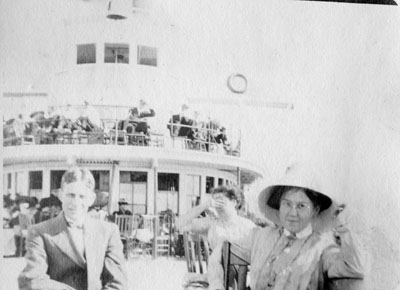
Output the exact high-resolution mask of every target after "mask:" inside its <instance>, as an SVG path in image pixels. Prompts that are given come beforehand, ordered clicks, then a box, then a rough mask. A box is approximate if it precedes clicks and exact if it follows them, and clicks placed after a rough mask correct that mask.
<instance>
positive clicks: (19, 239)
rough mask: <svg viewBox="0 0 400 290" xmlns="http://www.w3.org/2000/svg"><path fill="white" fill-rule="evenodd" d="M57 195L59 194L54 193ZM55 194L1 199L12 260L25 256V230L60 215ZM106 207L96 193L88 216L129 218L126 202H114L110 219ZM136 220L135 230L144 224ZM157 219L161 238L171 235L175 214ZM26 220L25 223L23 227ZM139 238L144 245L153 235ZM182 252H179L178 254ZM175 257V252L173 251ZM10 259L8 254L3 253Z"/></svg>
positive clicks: (106, 201)
mask: <svg viewBox="0 0 400 290" xmlns="http://www.w3.org/2000/svg"><path fill="white" fill-rule="evenodd" d="M58 191H59V190H58ZM57 194H58V192H57V191H56V192H54V194H50V197H45V198H42V199H41V200H38V199H37V198H36V197H34V196H32V197H30V196H23V195H19V194H17V195H16V197H15V198H12V197H11V195H4V196H3V229H11V230H13V233H14V244H15V247H13V248H15V253H12V256H14V255H15V256H21V255H22V256H23V255H25V244H24V239H23V237H26V232H27V229H28V227H29V226H30V225H32V224H37V223H41V222H44V221H46V220H49V219H53V218H55V217H57V216H58V215H59V214H60V213H61V212H62V203H61V201H60V199H59V198H58V197H57V196H56V195H57ZM108 204H109V194H108V193H107V192H100V191H99V192H96V199H95V201H94V203H93V205H92V206H90V207H89V209H88V214H89V216H90V217H91V218H95V219H99V220H103V221H108V222H115V219H116V216H119V215H133V213H132V211H131V210H130V209H129V205H128V202H127V201H126V200H125V199H121V200H119V202H118V211H114V212H113V213H112V214H111V215H110V214H109V213H108V210H107V207H108ZM135 215H136V216H137V224H136V226H135V227H136V228H143V226H144V224H143V222H144V220H143V216H142V215H141V214H135ZM166 216H168V217H169V218H168V221H167V223H168V224H167V223H165V221H166V220H165V217H166ZM159 217H160V223H159V225H160V232H161V233H162V234H163V235H168V234H169V233H170V232H171V233H172V231H173V230H172V228H171V227H173V224H171V223H170V221H171V220H172V221H173V220H175V214H174V213H173V212H172V211H171V210H166V211H162V212H160V213H159ZM28 220H29V223H26V222H27V221H28ZM140 238H141V239H143V240H144V241H146V242H147V243H150V242H151V239H152V238H153V234H152V233H151V232H150V231H149V232H148V233H147V232H141V233H140ZM182 251H183V250H182V249H181V251H180V252H182ZM175 252H176V253H177V252H179V250H176V251H175ZM6 255H10V253H6Z"/></svg>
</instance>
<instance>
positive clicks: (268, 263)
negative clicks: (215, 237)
mask: <svg viewBox="0 0 400 290" xmlns="http://www.w3.org/2000/svg"><path fill="white" fill-rule="evenodd" d="M259 207H260V210H261V211H262V212H263V213H264V214H265V215H266V216H267V218H269V219H270V220H272V221H273V222H274V223H275V224H276V226H275V227H274V226H267V227H265V228H257V229H255V230H253V232H252V234H251V235H250V236H248V237H247V238H245V239H241V240H240V241H239V242H238V244H239V245H240V246H242V247H244V248H246V249H247V251H248V254H249V255H250V257H251V271H250V283H251V289H253V290H261V289H274V290H278V289H279V290H283V289H285V290H290V289H299V290H317V289H326V288H325V287H326V286H325V285H324V284H325V283H326V282H327V281H324V280H325V279H326V277H328V278H340V277H342V278H363V267H362V266H363V263H362V262H361V256H362V255H361V247H359V246H358V245H357V242H356V239H355V237H354V234H352V233H351V232H350V230H349V228H348V226H347V225H345V224H342V222H341V221H340V215H339V216H337V214H338V212H339V211H340V207H338V206H337V203H336V202H335V201H334V200H333V198H332V195H331V194H330V193H329V192H326V191H325V190H323V186H322V185H321V183H319V182H318V179H317V178H316V177H315V176H312V175H311V174H310V172H300V171H299V170H298V169H296V168H292V169H291V170H288V171H287V174H286V176H285V177H284V179H283V180H282V181H281V182H280V183H278V184H276V185H272V186H268V187H266V188H265V189H264V190H262V191H261V193H260V195H259ZM333 232H334V233H335V234H337V236H338V238H339V239H340V242H338V241H335V238H334V235H333V234H332V233H333Z"/></svg>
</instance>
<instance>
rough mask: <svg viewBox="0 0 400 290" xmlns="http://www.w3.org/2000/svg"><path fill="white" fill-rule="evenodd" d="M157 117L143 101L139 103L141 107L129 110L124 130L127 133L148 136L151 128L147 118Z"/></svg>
mask: <svg viewBox="0 0 400 290" xmlns="http://www.w3.org/2000/svg"><path fill="white" fill-rule="evenodd" d="M155 115H156V113H155V111H154V110H153V109H151V108H150V107H149V106H148V104H147V102H146V101H145V100H143V99H142V100H140V101H139V107H133V108H132V109H130V110H129V116H128V118H127V120H125V123H124V130H127V133H143V134H144V135H148V129H149V126H148V124H147V119H146V118H148V117H154V116H155ZM129 125H131V126H129ZM130 127H133V128H134V129H135V130H134V131H133V130H132V129H130ZM129 131H132V132H129Z"/></svg>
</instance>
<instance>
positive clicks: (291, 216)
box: [279, 189, 317, 233]
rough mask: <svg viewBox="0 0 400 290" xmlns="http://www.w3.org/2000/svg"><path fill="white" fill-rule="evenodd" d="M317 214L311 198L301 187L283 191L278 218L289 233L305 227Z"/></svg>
mask: <svg viewBox="0 0 400 290" xmlns="http://www.w3.org/2000/svg"><path fill="white" fill-rule="evenodd" d="M316 214H317V210H316V208H315V207H314V206H313V203H312V202H311V200H310V199H309V198H308V197H307V195H306V194H305V193H304V191H303V190H301V189H292V190H289V191H287V192H285V193H284V194H283V196H282V198H281V201H280V207H279V218H280V221H281V223H282V226H283V227H284V228H286V229H287V230H288V231H289V232H291V233H298V232H300V231H302V230H303V229H305V228H306V227H307V226H308V225H309V224H311V221H312V219H313V217H314V216H315V215H316Z"/></svg>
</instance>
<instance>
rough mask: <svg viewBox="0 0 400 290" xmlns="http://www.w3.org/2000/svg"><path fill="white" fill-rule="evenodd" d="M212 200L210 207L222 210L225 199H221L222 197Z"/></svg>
mask: <svg viewBox="0 0 400 290" xmlns="http://www.w3.org/2000/svg"><path fill="white" fill-rule="evenodd" d="M212 200H213V202H212V203H213V205H212V207H214V208H219V209H222V208H224V207H225V205H226V200H225V198H223V197H222V196H217V197H215V198H212Z"/></svg>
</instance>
